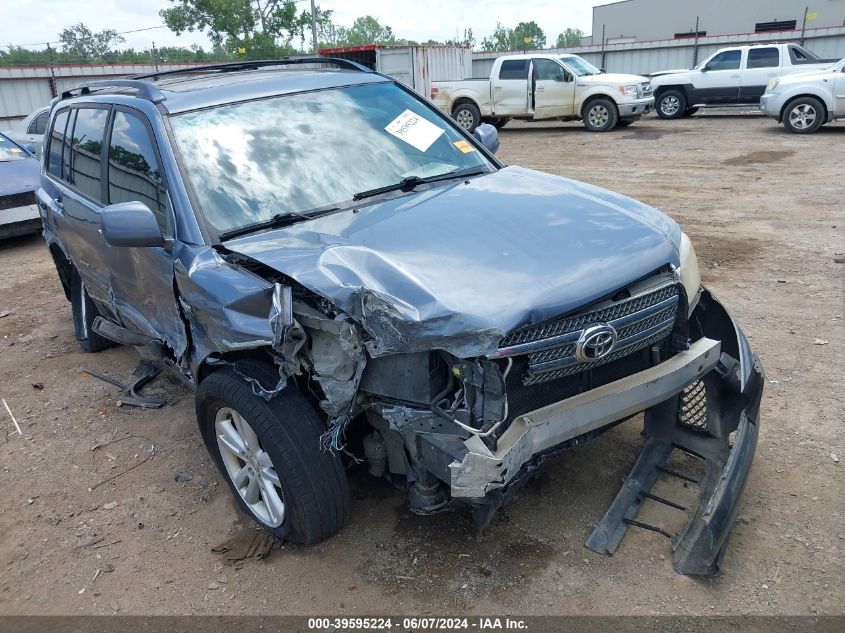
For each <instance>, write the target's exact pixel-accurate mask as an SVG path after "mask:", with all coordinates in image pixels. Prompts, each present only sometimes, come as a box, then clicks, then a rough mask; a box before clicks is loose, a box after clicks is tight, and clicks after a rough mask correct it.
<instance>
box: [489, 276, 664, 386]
mask: <svg viewBox="0 0 845 633" xmlns="http://www.w3.org/2000/svg"><path fill="white" fill-rule="evenodd" d="M679 297H680V292H679V288H678V285H677V283H675V282H672V283H668V284H665V285H663V286H660V287H658V288H656V289H652V290H649V291H647V292H643V293H642V294H637V295H635V296H633V297H630V298H628V299H623V300H621V301H617V302H615V303H612V304H609V305H608V304H607V303H605V304H603V305H600V306H596V307H594V308H592V309H588V310H586V311H584V312H581V313H578V314H574V315H571V316H567V317H563V318H560V319H555V320H552V321H547V322H545V323H540V324H537V325H533V326H527V327H524V328H520V329H519V330H516V331H514V332H512V333H511V334H509V335H508V336H506V337H505V338H504V339H503V340H502V344H501V345H500V347H499V349H498V351H497V352H496V353H494V354H493V355H491V356H492V357H494V358H496V357H498V358H502V357H512V356H522V357H524V358H525V359H526V360H527V372H526V373H525V374H524V376H523V377H522V382H523V384H524V385H526V386H528V385H534V384H538V383H541V382H545V381H548V380H555V379H557V378H562V377H565V376H569V375H572V374H576V373H579V372H583V371H587V370H589V369H592V368H593V367H597V366H599V365H603V364H604V363H607V362H611V361H613V360H616V359H620V358H623V357H625V356H627V355H629V354H634V353H636V352H638V351H640V350H642V349H644V348H646V347H648V346H650V345H653V344H654V343H656V342H658V341H661V340H663V339H664V338H665V337H667V336H668V335H669V334H670V333H671V331H672V328H673V327H674V324H675V319H676V316H677V311H678V305H679ZM597 324H609V325H611V326H613V328H614V329H615V330H616V333H617V341H616V344H615V346H614V349H613V350H612V351H611V353H610V354H608V355H607V356H605V357H603V358H601V359H598V360H595V361H592V362H583V361H580V360H578V359H577V358H576V356H575V351H576V343H577V341H578V339H579V338H580V337H581V334H582V332H583V331H584V330H585V329H586V328H588V327H590V326H593V325H597Z"/></svg>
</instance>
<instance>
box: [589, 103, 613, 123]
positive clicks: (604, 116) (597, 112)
mask: <svg viewBox="0 0 845 633" xmlns="http://www.w3.org/2000/svg"><path fill="white" fill-rule="evenodd" d="M587 116H588V118H589V120H590V125H592V126H593V127H597V128H598V127H602V126H604V125H605V124H606V123H607V120H608V119H609V118H610V112H608V111H607V108H606V107H605V106H603V105H601V104H597V105H594V106H593V107H592V108H590V112H589V113H588V115H587Z"/></svg>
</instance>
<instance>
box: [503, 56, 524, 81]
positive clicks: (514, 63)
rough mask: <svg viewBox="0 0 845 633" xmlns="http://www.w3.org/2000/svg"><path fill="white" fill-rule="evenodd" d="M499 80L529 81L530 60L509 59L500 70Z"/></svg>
mask: <svg viewBox="0 0 845 633" xmlns="http://www.w3.org/2000/svg"><path fill="white" fill-rule="evenodd" d="M499 79H528V60H527V59H509V60H506V61H503V62H502V66H501V67H500V68H499Z"/></svg>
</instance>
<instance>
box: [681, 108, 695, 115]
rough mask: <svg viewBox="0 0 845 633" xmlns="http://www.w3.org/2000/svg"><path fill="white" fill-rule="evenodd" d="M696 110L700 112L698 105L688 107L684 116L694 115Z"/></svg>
mask: <svg viewBox="0 0 845 633" xmlns="http://www.w3.org/2000/svg"><path fill="white" fill-rule="evenodd" d="M696 112H698V108H696V107H692V108H687V109H686V110H684V116H692V115H693V114H695V113H696Z"/></svg>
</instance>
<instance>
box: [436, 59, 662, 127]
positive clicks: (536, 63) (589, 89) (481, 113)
mask: <svg viewBox="0 0 845 633" xmlns="http://www.w3.org/2000/svg"><path fill="white" fill-rule="evenodd" d="M431 100H432V101H434V103H435V105H437V106H438V107H439V108H441V109H442V110H443V111H444V112H447V113H448V114H451V115H452V117H453V118H454V119H455V120H456V121H457V122H458V125H460V126H461V127H463V128H464V129H466V130H469V131H472V130H474V129H475V128H476V127H477V126H478V125H479V124H480V123H491V124H493V125H495V126H496V127H502V126H503V125H505V124H506V123H507V122H508V121H509V120H510V119H522V120H526V121H545V120H554V119H557V120H560V121H577V120H579V119H580V120H582V121H583V122H584V127H586V128H587V129H588V130H590V131H591V132H607V131H608V130H612V129H613V128H614V127H616V126H617V125H618V126H626V125H630V124H631V123H633V122H634V121H636V120H637V119H639V118H640V117H642V116H643V115H645V114H648V113H649V112H651V110H652V109H653V108H654V97H653V96H652V94H651V85H650V84H649V81H648V79H646V78H645V77H640V76H639V75H624V74H611V73H604V72H602V71H601V70H599V69H598V68H596V67H595V66H593V65H592V64H590V63H589V62H587V61H586V60H584V59H582V58H580V57H578V56H577V55H550V54H549V55H540V54H537V55H533V54H532V55H505V56H503V57H499V58H498V59H496V61H495V62H494V64H493V69H492V70H491V71H490V77H489V78H487V79H464V80H460V81H434V82H432V84H431Z"/></svg>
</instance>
